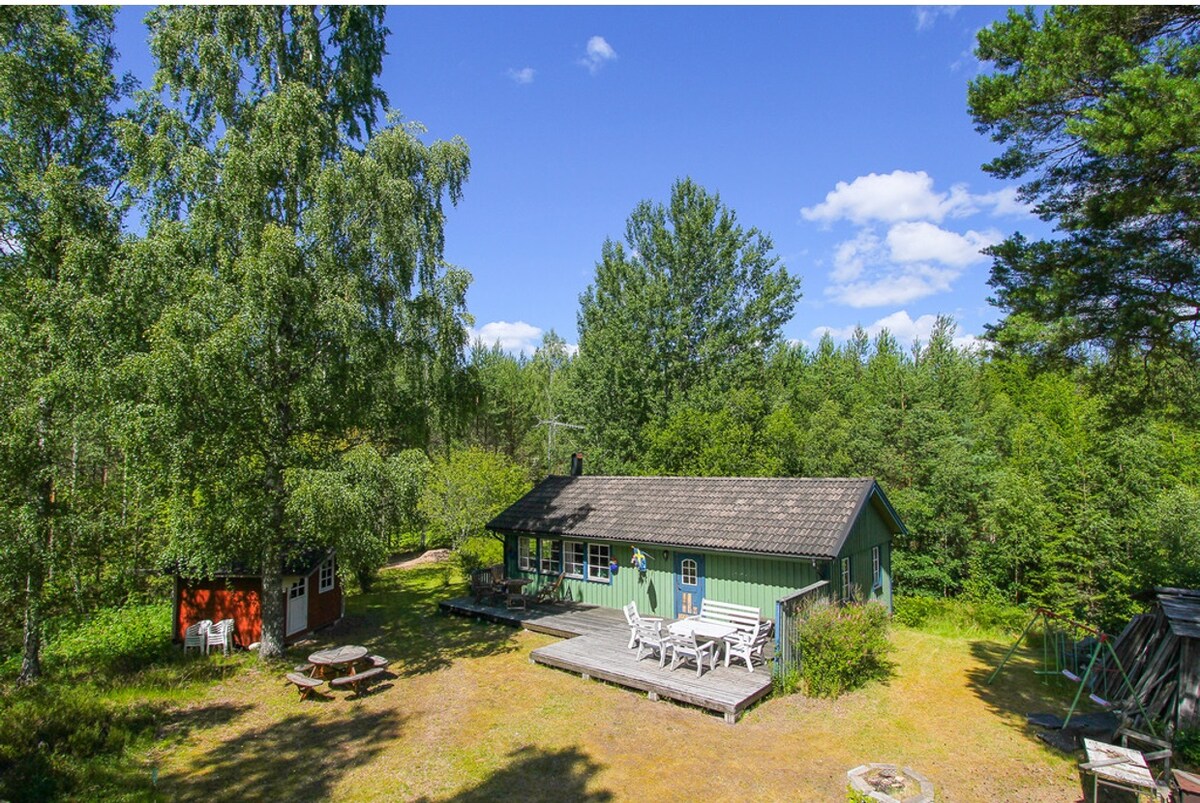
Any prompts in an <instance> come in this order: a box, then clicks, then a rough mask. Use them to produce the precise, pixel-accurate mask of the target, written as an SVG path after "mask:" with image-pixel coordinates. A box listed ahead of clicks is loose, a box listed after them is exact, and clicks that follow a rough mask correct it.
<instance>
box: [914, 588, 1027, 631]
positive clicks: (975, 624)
mask: <svg viewBox="0 0 1200 803" xmlns="http://www.w3.org/2000/svg"><path fill="white" fill-rule="evenodd" d="M892 606H893V609H894V613H893V621H895V623H896V624H899V625H904V626H905V627H912V628H915V629H918V630H923V631H925V632H927V633H934V634H936V635H940V636H950V637H953V638H994V639H1005V638H1009V637H1012V636H1015V635H1016V634H1018V633H1020V632H1021V629H1022V628H1023V627H1025V625H1026V624H1027V623H1028V622H1029V612H1028V611H1026V610H1025V609H1023V608H1019V607H1017V606H1015V605H1009V604H1006V603H1003V602H995V601H990V600H984V601H973V600H966V599H961V598H947V597H932V596H901V595H897V596H896V597H895V598H894V599H893V601H892Z"/></svg>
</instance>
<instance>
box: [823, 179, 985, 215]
mask: <svg viewBox="0 0 1200 803" xmlns="http://www.w3.org/2000/svg"><path fill="white" fill-rule="evenodd" d="M956 203H962V193H961V192H960V193H959V194H958V195H957V196H952V195H947V194H946V193H937V192H934V191H933V178H931V177H930V175H929V174H928V173H926V172H925V171H924V170H921V171H918V172H916V173H911V172H909V171H907V170H894V171H892V172H891V173H886V174H879V173H869V174H868V175H865V176H859V177H858V178H856V179H854V181H851V182H850V183H849V184H847V183H846V182H845V181H839V182H838V183H837V185H836V186H835V187H834V189H833V190H832V191H831V192H829V193H828V194H827V195H826V196H825V201H824V203H819V204H817V205H816V206H809V207H805V208H804V209H802V210H800V214H801V215H803V216H804V219H805V220H813V221H817V222H820V223H833V222H835V221H838V220H850V221H852V222H854V223H858V224H863V223H868V222H870V221H873V220H878V221H883V222H884V223H895V222H898V221H901V220H933V221H935V222H940V221H941V220H942V219H943V218H945V217H946V215H947V214H948V213H949V212H950V211H951V210H952V208H953V205H954V204H956Z"/></svg>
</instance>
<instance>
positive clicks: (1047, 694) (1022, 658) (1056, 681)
mask: <svg viewBox="0 0 1200 803" xmlns="http://www.w3.org/2000/svg"><path fill="white" fill-rule="evenodd" d="M1023 647H1024V645H1023ZM1008 649H1009V645H1001V644H997V643H995V642H989V641H973V642H971V655H973V656H974V657H975V658H976V659H977V660H978V661H979V662H980V664H982V666H979V667H976V668H974V669H971V670H968V672H967V681H968V682H969V683H970V685H971V688H972V689H974V691H975V694H976V695H977V696H978V697H979V699H981V700H983V702H984V703H986V704H987V706H988V707H989V708H990V709H991V710H992V711H993V712H995V713H996V714H998V715H1001V716H1008V715H1012V714H1016V715H1018V716H1020V717H1021V718H1022V720H1024V718H1025V717H1026V716H1027V715H1028V714H1033V713H1051V714H1054V715H1056V716H1058V717H1065V716H1066V715H1067V711H1068V710H1069V709H1070V707H1071V698H1072V697H1074V695H1075V691H1076V689H1077V688H1078V686H1077V685H1075V684H1073V683H1070V682H1068V681H1067V680H1066V679H1065V678H1062V677H1059V676H1057V675H1038V674H1035V672H1036V671H1037V670H1041V669H1042V666H1041V662H1040V661H1035V660H1033V659H1032V658H1031V657H1030V655H1029V653H1028V651H1027V650H1025V649H1024V648H1023V649H1021V650H1018V651H1017V653H1016V654H1015V655H1014V656H1013V657H1012V658H1011V659H1010V660H1009V662H1008V663H1007V664H1006V665H1005V666H1004V668H1003V669H1002V670H1000V673H999V674H998V675H997V676H996V678H995V680H993V681H992V682H991V683H988V679H989V678H990V677H991V676H992V674H993V673H994V672H995V671H996V667H998V666H1000V661H1002V660H1003V659H1004V654H1005V653H1006V652H1008ZM1082 702H1083V703H1086V705H1084V704H1081V705H1080V707H1079V708H1078V709H1076V715H1079V714H1082V713H1087V712H1092V711H1094V708H1095V706H1093V705H1091V704H1090V703H1088V702H1087V696H1086V694H1085V695H1084V697H1083V698H1082ZM1023 728H1024V729H1025V730H1026V731H1027V732H1028V733H1029V735H1030V736H1031V737H1033V736H1034V735H1035V732H1036V730H1037V729H1036V728H1033V727H1030V726H1028V725H1024V724H1023Z"/></svg>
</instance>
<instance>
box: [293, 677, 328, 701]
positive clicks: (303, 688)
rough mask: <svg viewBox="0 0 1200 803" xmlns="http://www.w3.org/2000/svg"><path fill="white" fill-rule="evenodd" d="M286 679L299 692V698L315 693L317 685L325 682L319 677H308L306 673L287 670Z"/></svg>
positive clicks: (306, 697) (303, 698) (304, 698)
mask: <svg viewBox="0 0 1200 803" xmlns="http://www.w3.org/2000/svg"><path fill="white" fill-rule="evenodd" d="M287 679H288V682H289V683H291V684H292V685H294V686H295V687H296V689H297V690H298V691H299V692H300V699H301V700H306V699H308V698H309V697H310V696H312V695H313V694H315V693H316V691H317V687H318V686H321V685H323V684H324V683H325V681H323V680H321V679H320V678H310V677H309V676H308V675H301V674H300V673H299V672H288V673H287Z"/></svg>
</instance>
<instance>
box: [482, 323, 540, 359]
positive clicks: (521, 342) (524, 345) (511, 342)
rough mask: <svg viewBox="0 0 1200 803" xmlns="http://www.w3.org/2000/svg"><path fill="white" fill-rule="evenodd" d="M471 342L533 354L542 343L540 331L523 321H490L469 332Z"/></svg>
mask: <svg viewBox="0 0 1200 803" xmlns="http://www.w3.org/2000/svg"><path fill="white" fill-rule="evenodd" d="M471 339H472V340H482V341H483V344H484V345H485V346H489V347H491V346H493V345H495V344H496V343H499V344H500V348H502V349H504V350H505V351H508V352H520V353H524V354H533V353H534V352H535V351H537V347H538V345H539V344H540V343H541V342H542V330H541V329H539V328H537V327H536V326H534V325H533V324H528V323H525V322H524V321H516V322H515V323H509V322H508V321H492V322H491V323H485V324H484V325H483V326H481V327H480V328H479V329H472V330H471Z"/></svg>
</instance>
